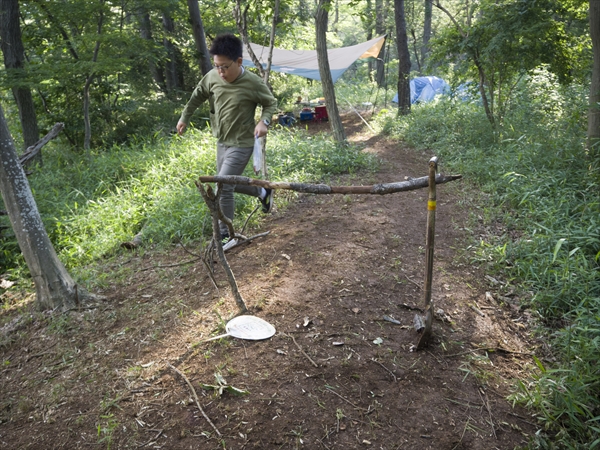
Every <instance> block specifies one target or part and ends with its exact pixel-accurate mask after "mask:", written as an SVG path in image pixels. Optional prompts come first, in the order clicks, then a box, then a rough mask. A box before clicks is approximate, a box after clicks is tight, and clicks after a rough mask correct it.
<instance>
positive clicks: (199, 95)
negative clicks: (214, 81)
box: [179, 76, 210, 125]
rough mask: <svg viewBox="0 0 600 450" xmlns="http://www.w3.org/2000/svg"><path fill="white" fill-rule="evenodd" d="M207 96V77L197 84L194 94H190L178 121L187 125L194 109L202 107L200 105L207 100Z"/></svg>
mask: <svg viewBox="0 0 600 450" xmlns="http://www.w3.org/2000/svg"><path fill="white" fill-rule="evenodd" d="M209 96H210V89H209V82H208V76H205V77H204V78H202V80H200V83H198V86H196V89H194V92H192V96H191V97H190V99H189V100H188V102H187V104H186V105H185V107H184V108H183V111H182V113H181V117H180V118H179V120H180V121H181V122H183V123H185V124H186V125H188V124H189V123H190V119H191V118H192V115H193V114H194V111H196V109H198V107H199V106H200V105H202V103H204V102H205V101H206V100H207V99H208V98H209Z"/></svg>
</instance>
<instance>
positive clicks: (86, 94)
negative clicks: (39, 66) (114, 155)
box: [83, 0, 104, 150]
mask: <svg viewBox="0 0 600 450" xmlns="http://www.w3.org/2000/svg"><path fill="white" fill-rule="evenodd" d="M100 5H101V6H104V0H102V1H101V2H100ZM103 21H104V11H103V10H102V9H100V16H99V17H98V29H97V34H98V40H97V41H96V46H95V47H94V54H93V56H92V62H93V63H94V64H95V63H96V61H98V53H99V52H100V35H101V34H102V23H103ZM95 76H96V74H95V73H94V69H92V70H91V71H90V74H89V75H88V76H87V78H86V80H85V86H84V87H83V122H84V127H85V137H84V141H83V148H84V149H85V150H89V149H90V145H91V141H92V126H91V122H90V86H91V84H92V81H93V80H94V77H95Z"/></svg>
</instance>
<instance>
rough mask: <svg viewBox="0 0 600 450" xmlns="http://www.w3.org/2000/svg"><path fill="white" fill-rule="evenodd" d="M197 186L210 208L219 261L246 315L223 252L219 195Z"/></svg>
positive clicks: (240, 295) (199, 185)
mask: <svg viewBox="0 0 600 450" xmlns="http://www.w3.org/2000/svg"><path fill="white" fill-rule="evenodd" d="M196 186H198V190H199V191H200V194H201V195H202V198H203V199H204V201H205V202H206V206H208V209H209V211H210V215H211V216H212V221H213V241H214V243H215V245H216V247H217V254H218V255H219V259H220V261H221V264H222V265H223V269H225V273H226V274H227V279H228V280H229V284H230V285H231V293H232V294H233V297H234V298H235V302H236V303H237V305H238V308H239V309H240V313H244V312H246V311H248V308H247V307H246V303H245V302H244V299H243V298H242V294H241V293H240V291H239V289H238V287H237V282H236V281H235V276H234V275H233V272H232V271H231V267H229V263H228V262H227V258H225V253H224V252H223V244H222V243H221V236H220V232H219V218H218V217H219V213H218V211H220V209H221V208H220V207H219V203H218V200H219V198H218V195H215V194H214V192H213V190H212V188H211V187H210V186H207V187H206V189H204V187H203V186H202V183H199V182H197V183H196ZM219 190H220V189H219Z"/></svg>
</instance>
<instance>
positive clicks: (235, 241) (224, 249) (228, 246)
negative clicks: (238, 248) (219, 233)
mask: <svg viewBox="0 0 600 450" xmlns="http://www.w3.org/2000/svg"><path fill="white" fill-rule="evenodd" d="M237 242H238V241H237V239H232V240H230V241H229V242H227V244H225V245H223V251H224V252H226V251H227V250H229V249H230V248H233V247H234V246H235V245H236V244H237Z"/></svg>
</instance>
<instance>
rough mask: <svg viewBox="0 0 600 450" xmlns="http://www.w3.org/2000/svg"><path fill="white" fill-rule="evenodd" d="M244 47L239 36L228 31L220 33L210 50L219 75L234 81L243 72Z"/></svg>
mask: <svg viewBox="0 0 600 450" xmlns="http://www.w3.org/2000/svg"><path fill="white" fill-rule="evenodd" d="M243 48H244V47H243V44H242V41H241V40H240V39H239V38H238V37H237V36H234V35H233V34H230V33H227V34H220V35H218V36H217V37H216V38H215V40H214V41H213V43H212V45H211V46H210V49H209V50H208V52H209V53H210V54H211V55H212V57H213V62H214V66H215V69H216V70H217V72H219V76H220V77H221V78H222V79H223V80H225V81H227V82H228V83H232V82H234V81H235V80H236V79H237V78H238V77H239V76H240V73H241V72H242V61H243V59H242V55H243Z"/></svg>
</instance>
